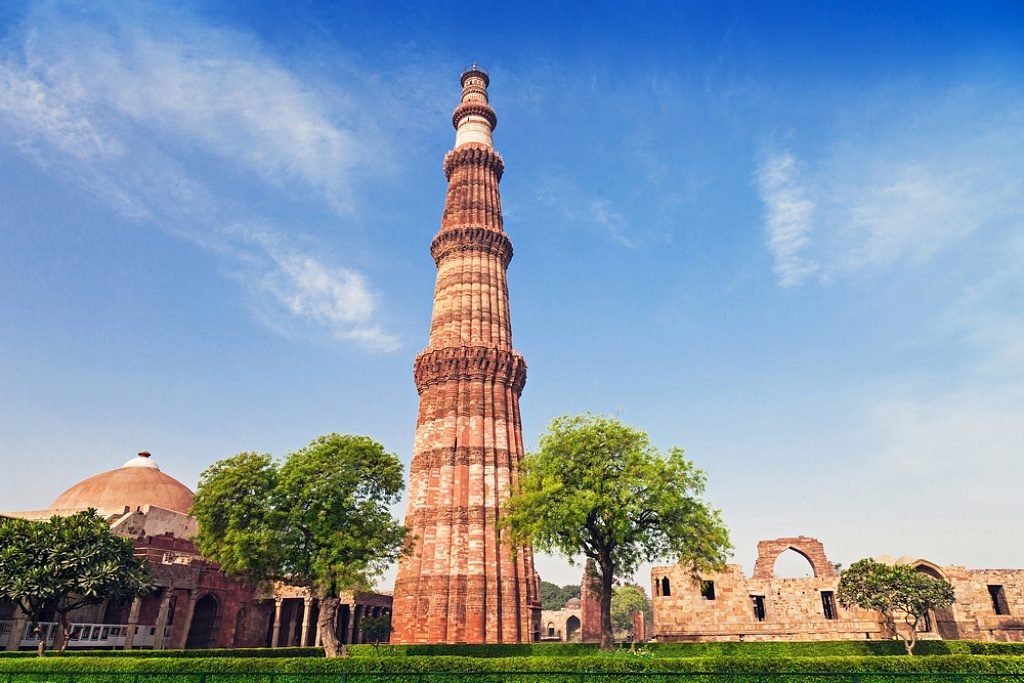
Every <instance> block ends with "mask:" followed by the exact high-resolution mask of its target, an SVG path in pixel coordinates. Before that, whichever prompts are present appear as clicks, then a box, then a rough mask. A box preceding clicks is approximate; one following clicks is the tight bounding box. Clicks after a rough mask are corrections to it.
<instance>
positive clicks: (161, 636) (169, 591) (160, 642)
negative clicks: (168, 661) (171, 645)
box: [153, 586, 174, 650]
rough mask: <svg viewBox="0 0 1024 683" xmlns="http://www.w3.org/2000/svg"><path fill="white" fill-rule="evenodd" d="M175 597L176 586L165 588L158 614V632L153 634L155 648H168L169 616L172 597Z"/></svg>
mask: <svg viewBox="0 0 1024 683" xmlns="http://www.w3.org/2000/svg"><path fill="white" fill-rule="evenodd" d="M172 597H174V586H167V588H164V594H163V597H161V598H160V610H159V611H158V612H157V615H156V633H154V634H153V649H154V650H164V649H166V648H167V637H166V635H165V633H164V632H165V631H166V630H167V617H168V616H169V613H170V608H171V598H172Z"/></svg>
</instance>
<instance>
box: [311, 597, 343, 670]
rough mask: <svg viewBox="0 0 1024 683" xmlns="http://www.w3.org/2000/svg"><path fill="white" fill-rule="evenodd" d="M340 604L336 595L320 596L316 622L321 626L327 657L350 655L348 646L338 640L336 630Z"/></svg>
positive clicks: (321, 635)
mask: <svg viewBox="0 0 1024 683" xmlns="http://www.w3.org/2000/svg"><path fill="white" fill-rule="evenodd" d="M340 604H341V601H340V600H339V599H338V596H336V595H331V596H323V595H321V596H320V614H319V616H318V617H317V620H316V623H317V626H319V627H320V640H321V641H323V644H324V655H326V656H327V657H348V648H346V647H345V644H344V643H341V642H339V641H338V633H337V630H336V629H337V623H338V606H339V605H340Z"/></svg>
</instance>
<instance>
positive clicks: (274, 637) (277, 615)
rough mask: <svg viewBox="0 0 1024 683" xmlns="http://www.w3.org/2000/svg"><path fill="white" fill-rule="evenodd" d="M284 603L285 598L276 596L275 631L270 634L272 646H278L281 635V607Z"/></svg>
mask: <svg viewBox="0 0 1024 683" xmlns="http://www.w3.org/2000/svg"><path fill="white" fill-rule="evenodd" d="M282 605H284V598H274V631H273V633H272V635H271V636H270V647H277V646H278V644H279V643H278V640H279V639H280V637H281V607H282Z"/></svg>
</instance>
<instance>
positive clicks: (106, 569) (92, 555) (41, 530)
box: [0, 510, 153, 654]
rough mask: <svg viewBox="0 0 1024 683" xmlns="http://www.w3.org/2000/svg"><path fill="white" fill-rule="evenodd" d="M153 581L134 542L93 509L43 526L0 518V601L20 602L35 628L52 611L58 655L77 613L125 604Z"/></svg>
mask: <svg viewBox="0 0 1024 683" xmlns="http://www.w3.org/2000/svg"><path fill="white" fill-rule="evenodd" d="M152 583H153V580H152V578H151V577H150V575H149V572H148V571H147V570H146V567H145V564H144V563H143V562H142V561H141V560H138V559H136V558H135V557H134V552H133V548H132V544H131V541H129V540H128V539H125V538H120V537H118V536H114V535H113V534H111V533H110V528H109V527H108V526H107V523H106V522H105V521H104V520H103V519H102V518H101V517H99V516H98V515H97V514H96V511H95V510H85V511H82V512H78V513H75V514H73V515H69V516H66V517H57V516H55V517H51V518H50V519H48V520H46V521H42V522H33V521H28V520H24V519H7V518H3V519H0V599H3V600H10V601H12V602H14V603H17V604H18V605H19V606H20V607H21V609H22V611H24V613H25V614H26V615H27V617H28V619H29V621H30V622H31V623H32V624H37V623H38V622H39V620H40V617H41V615H42V613H43V612H46V611H48V610H53V612H54V613H55V614H56V615H57V621H58V623H59V624H60V629H59V633H58V636H57V642H56V643H55V645H56V647H57V649H58V650H60V651H63V650H64V648H65V647H66V645H67V634H68V632H69V631H70V627H71V621H70V616H69V615H70V613H71V612H72V611H73V610H76V609H78V608H79V607H84V606H86V605H94V604H98V603H100V602H103V601H104V600H113V601H116V602H127V601H129V600H132V599H134V598H135V597H136V596H139V595H144V594H145V593H148V592H149V591H150V590H151V588H152ZM12 637H14V635H13V634H12ZM43 645H44V644H43V643H40V654H42V650H43Z"/></svg>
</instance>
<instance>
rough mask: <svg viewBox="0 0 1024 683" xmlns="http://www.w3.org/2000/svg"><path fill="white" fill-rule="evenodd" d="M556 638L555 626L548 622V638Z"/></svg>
mask: <svg viewBox="0 0 1024 683" xmlns="http://www.w3.org/2000/svg"><path fill="white" fill-rule="evenodd" d="M554 637H555V625H554V624H553V623H551V622H550V621H549V622H548V638H554Z"/></svg>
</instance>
